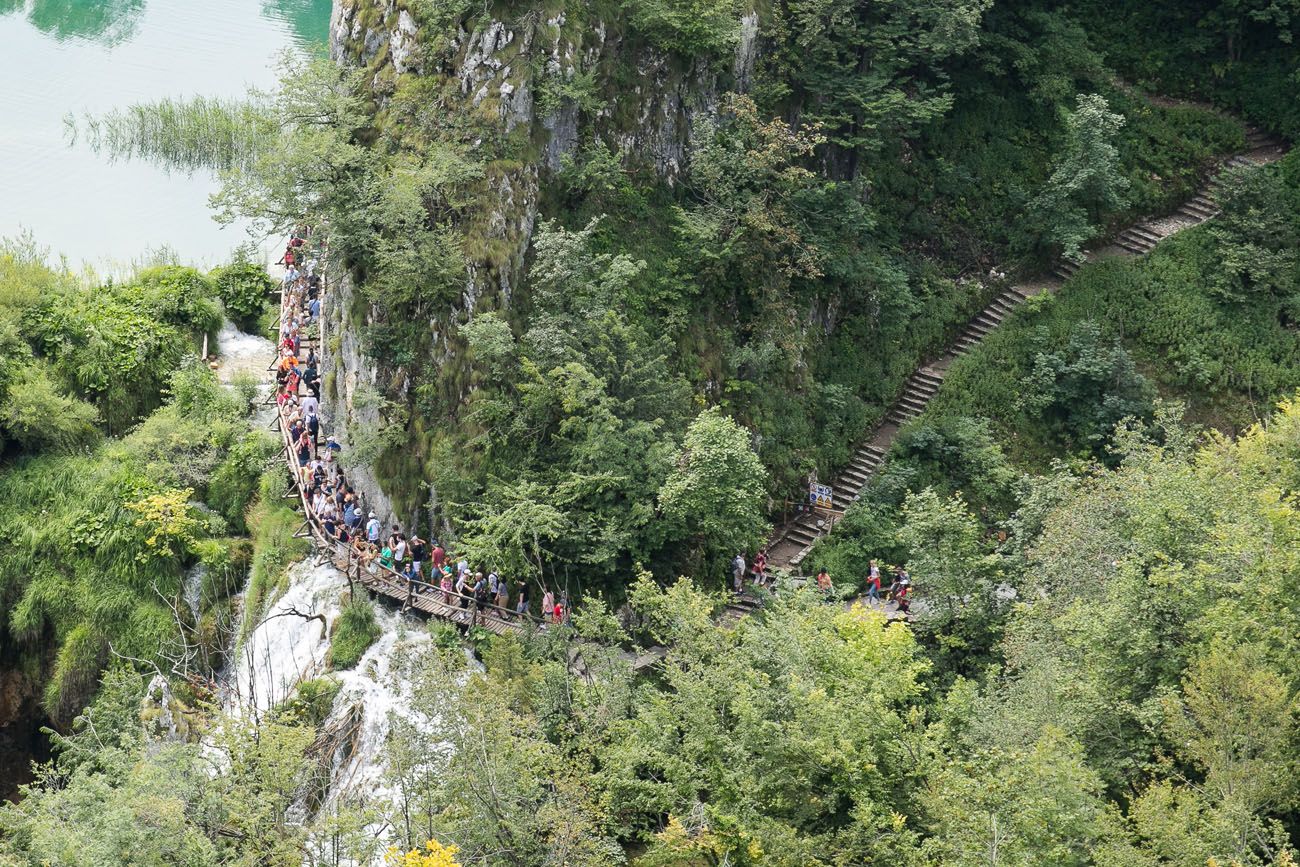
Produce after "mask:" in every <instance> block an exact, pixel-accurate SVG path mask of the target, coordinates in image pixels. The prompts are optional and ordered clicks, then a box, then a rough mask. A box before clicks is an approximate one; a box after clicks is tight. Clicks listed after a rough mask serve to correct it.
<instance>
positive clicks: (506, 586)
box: [496, 578, 510, 611]
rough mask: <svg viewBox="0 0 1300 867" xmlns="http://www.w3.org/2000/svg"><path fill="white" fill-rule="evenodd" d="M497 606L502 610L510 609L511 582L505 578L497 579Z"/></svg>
mask: <svg viewBox="0 0 1300 867" xmlns="http://www.w3.org/2000/svg"><path fill="white" fill-rule="evenodd" d="M496 606H497V608H500V609H501V610H502V611H509V610H510V582H508V581H506V579H504V578H501V579H499V580H498V581H497V598H496Z"/></svg>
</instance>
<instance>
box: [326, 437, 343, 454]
mask: <svg viewBox="0 0 1300 867" xmlns="http://www.w3.org/2000/svg"><path fill="white" fill-rule="evenodd" d="M325 448H327V449H329V450H330V451H332V452H341V451H343V446H341V445H339V441H338V440H336V439H334V437H332V436H327V437H325Z"/></svg>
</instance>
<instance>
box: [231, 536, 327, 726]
mask: <svg viewBox="0 0 1300 867" xmlns="http://www.w3.org/2000/svg"><path fill="white" fill-rule="evenodd" d="M347 583H348V582H347V578H346V577H345V576H344V575H343V573H342V572H340V571H339V570H337V569H335V568H334V567H333V566H332V565H330V564H329V563H325V564H321V565H315V564H313V563H312V562H311V561H310V560H304V561H303V562H301V563H298V564H296V565H294V566H292V567H290V569H289V586H288V589H287V590H285V592H284V594H283V595H282V596H280V597H279V598H278V599H276V600H275V601H274V602H273V603H271V605H270V606H269V607H268V608H267V611H266V613H265V614H264V615H263V616H262V618H261V620H260V621H259V622H258V623H257V626H255V627H254V628H253V629H252V631H251V632H249V634H248V635H247V637H245V639H244V640H243V642H242V643H241V644H240V646H239V648H238V650H237V652H236V655H235V665H234V672H233V675H234V676H233V677H232V678H230V679H229V692H228V695H227V702H226V704H227V707H228V708H229V709H231V710H232V711H233V710H237V709H241V708H242V709H248V710H252V711H256V712H257V713H259V714H261V713H265V712H266V711H269V710H270V709H271V708H273V707H275V706H276V705H277V704H280V703H281V702H283V701H284V700H285V699H287V698H289V697H290V696H292V695H293V692H294V690H295V689H296V688H297V687H298V684H300V683H302V682H303V681H305V680H310V679H311V678H313V677H315V676H316V675H318V674H320V673H322V672H323V671H324V670H325V667H326V664H327V662H328V660H329V648H330V637H329V636H330V626H331V625H332V624H333V622H334V619H335V618H336V617H338V614H339V611H340V610H341V608H342V605H341V600H342V595H343V591H344V590H346V589H347Z"/></svg>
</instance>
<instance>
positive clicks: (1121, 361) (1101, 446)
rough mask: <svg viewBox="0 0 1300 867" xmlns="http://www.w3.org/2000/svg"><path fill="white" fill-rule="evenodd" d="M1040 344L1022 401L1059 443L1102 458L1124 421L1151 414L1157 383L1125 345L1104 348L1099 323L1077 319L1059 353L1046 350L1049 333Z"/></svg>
mask: <svg viewBox="0 0 1300 867" xmlns="http://www.w3.org/2000/svg"><path fill="white" fill-rule="evenodd" d="M1038 343H1039V345H1040V346H1042V347H1043V349H1041V350H1040V351H1039V353H1038V354H1037V356H1036V357H1035V358H1034V367H1033V370H1032V371H1031V373H1030V375H1029V377H1028V387H1027V388H1026V389H1025V391H1024V392H1023V396H1022V397H1021V401H1020V402H1021V405H1022V406H1023V407H1024V408H1025V409H1026V410H1029V411H1030V412H1033V413H1034V414H1036V415H1037V416H1038V417H1039V418H1040V419H1041V421H1042V423H1043V424H1044V426H1045V427H1046V428H1047V431H1048V433H1049V435H1050V436H1051V437H1052V438H1053V439H1054V440H1055V441H1056V442H1057V443H1059V444H1061V445H1064V446H1066V447H1067V448H1075V449H1080V448H1084V449H1087V450H1088V451H1089V452H1091V453H1092V454H1093V455H1096V456H1098V457H1101V456H1103V455H1104V454H1105V446H1106V444H1107V443H1108V442H1110V439H1111V435H1112V433H1113V432H1114V429H1115V425H1116V424H1118V423H1119V422H1120V420H1121V419H1124V418H1128V417H1132V418H1135V419H1138V420H1146V419H1149V418H1151V416H1152V414H1153V411H1154V404H1153V401H1154V399H1155V394H1156V392H1155V388H1154V386H1152V385H1151V383H1150V382H1149V381H1148V380H1147V378H1146V377H1145V376H1143V375H1142V374H1141V373H1139V372H1138V370H1137V366H1136V365H1135V364H1134V363H1133V358H1132V357H1131V356H1130V355H1129V353H1128V351H1127V350H1125V349H1124V347H1123V346H1121V345H1120V344H1119V343H1118V342H1115V343H1114V344H1113V345H1111V346H1110V347H1107V346H1105V344H1104V342H1103V340H1102V336H1101V329H1100V328H1099V327H1098V326H1097V325H1096V324H1095V323H1093V322H1082V323H1079V324H1078V326H1076V327H1075V329H1074V331H1073V333H1072V334H1071V335H1070V341H1069V343H1068V344H1066V345H1065V346H1064V347H1061V348H1060V349H1057V350H1055V351H1051V350H1049V349H1048V348H1047V347H1048V340H1047V335H1046V333H1045V332H1043V333H1041V334H1039V335H1038Z"/></svg>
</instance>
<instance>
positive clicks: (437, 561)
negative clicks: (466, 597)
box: [429, 539, 447, 572]
mask: <svg viewBox="0 0 1300 867" xmlns="http://www.w3.org/2000/svg"><path fill="white" fill-rule="evenodd" d="M429 562H430V563H432V564H433V568H435V569H437V570H438V571H439V572H441V571H442V567H443V566H446V565H447V552H446V551H445V550H443V547H442V546H441V545H439V544H438V541H437V540H436V539H435V540H434V542H433V550H432V551H430V552H429Z"/></svg>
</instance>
